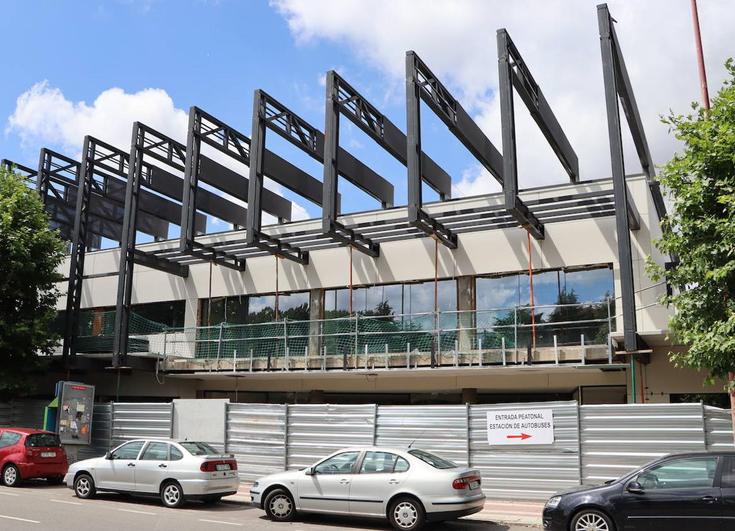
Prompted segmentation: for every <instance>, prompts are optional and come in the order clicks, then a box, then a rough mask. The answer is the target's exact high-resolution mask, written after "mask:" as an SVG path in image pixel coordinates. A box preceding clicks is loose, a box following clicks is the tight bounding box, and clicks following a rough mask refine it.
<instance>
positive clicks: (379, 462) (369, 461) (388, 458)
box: [360, 452, 398, 474]
mask: <svg viewBox="0 0 735 531" xmlns="http://www.w3.org/2000/svg"><path fill="white" fill-rule="evenodd" d="M397 458H398V456H397V455H395V454H391V453H388V452H367V453H366V454H365V459H363V460H362V466H361V467H360V473H361V474H379V473H386V474H388V473H392V472H393V467H394V466H395V464H396V459H397Z"/></svg>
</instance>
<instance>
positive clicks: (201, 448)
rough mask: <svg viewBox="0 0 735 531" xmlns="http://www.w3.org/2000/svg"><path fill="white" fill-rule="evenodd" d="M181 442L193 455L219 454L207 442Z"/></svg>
mask: <svg viewBox="0 0 735 531" xmlns="http://www.w3.org/2000/svg"><path fill="white" fill-rule="evenodd" d="M179 444H181V446H183V447H184V450H186V451H187V452H189V453H190V454H191V455H219V452H218V451H217V450H215V449H214V448H212V447H211V446H209V445H208V444H207V443H203V442H192V441H186V442H182V443H179Z"/></svg>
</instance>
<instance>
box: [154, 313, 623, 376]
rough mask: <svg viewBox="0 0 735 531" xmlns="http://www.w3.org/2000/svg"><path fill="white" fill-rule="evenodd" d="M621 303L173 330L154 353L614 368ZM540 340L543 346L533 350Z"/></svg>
mask: <svg viewBox="0 0 735 531" xmlns="http://www.w3.org/2000/svg"><path fill="white" fill-rule="evenodd" d="M612 304H613V303H612V301H611V300H609V299H608V300H605V301H602V302H597V303H587V304H563V305H540V306H535V307H534V310H533V311H534V316H535V324H531V309H530V308H529V307H524V306H515V307H511V308H497V309H489V310H474V311H440V312H426V313H414V314H390V315H371V314H354V315H352V316H349V315H343V316H335V317H332V318H329V319H319V320H287V319H283V320H280V321H273V322H266V323H250V324H230V323H221V324H219V325H216V326H204V327H197V328H180V329H170V330H167V331H166V332H164V333H163V334H156V335H154V336H147V339H148V343H149V345H150V347H151V351H152V352H158V353H159V354H163V355H165V356H166V357H188V358H199V359H206V360H214V361H216V362H218V363H220V362H227V363H228V364H229V366H230V367H231V368H232V369H233V370H242V369H244V370H261V369H265V370H268V369H283V370H291V369H358V368H372V369H375V368H397V367H416V366H431V367H436V366H452V365H454V366H460V365H463V366H466V365H475V366H483V365H508V364H531V363H554V364H560V363H578V364H585V363H587V362H607V363H611V362H612V348H611V342H610V331H611V330H615V326H614V324H615V315H614V313H615V312H614V310H613V309H612V307H611V305H612ZM534 336H535V348H532V344H533V343H534V341H533V337H534Z"/></svg>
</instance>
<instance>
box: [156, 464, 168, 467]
mask: <svg viewBox="0 0 735 531" xmlns="http://www.w3.org/2000/svg"><path fill="white" fill-rule="evenodd" d="M167 466H168V465H165V464H163V463H161V464H160V465H158V468H166V467H167Z"/></svg>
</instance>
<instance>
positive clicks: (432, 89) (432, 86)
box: [406, 51, 502, 249]
mask: <svg viewBox="0 0 735 531" xmlns="http://www.w3.org/2000/svg"><path fill="white" fill-rule="evenodd" d="M422 99H423V100H424V101H425V102H426V104H427V105H428V106H429V108H430V109H431V110H432V111H434V113H436V114H437V116H438V117H439V118H440V119H441V120H442V121H443V122H444V124H445V125H446V126H447V127H448V128H449V130H450V131H451V132H452V133H453V134H454V135H455V136H456V137H457V138H458V139H459V140H460V142H462V143H463V144H464V145H465V146H466V147H468V149H469V150H470V152H471V153H472V154H473V155H475V157H478V155H481V156H482V160H481V162H482V163H483V164H485V163H486V162H487V163H489V165H490V166H491V167H492V168H493V169H494V171H497V172H502V157H501V155H500V153H499V152H498V151H497V149H495V147H494V146H493V145H492V144H491V143H490V141H489V140H487V138H486V137H485V135H484V134H483V133H482V131H480V129H479V127H477V124H475V123H474V122H473V121H472V119H470V118H469V116H468V115H467V113H465V112H464V109H462V107H461V105H459V103H458V102H457V100H455V99H454V98H453V97H452V95H451V94H450V93H449V91H448V90H447V89H446V88H444V85H442V84H441V82H440V81H439V80H438V79H437V78H436V76H434V74H432V73H431V71H430V70H429V69H428V67H427V66H426V65H425V64H424V63H423V61H421V59H420V58H419V56H418V55H416V53H415V52H413V51H409V52H406V124H407V125H406V131H407V134H406V168H407V170H408V205H407V209H408V222H409V223H410V224H411V225H412V226H414V227H416V228H417V229H419V230H421V231H422V232H423V233H424V234H426V235H428V236H433V237H436V238H438V239H439V241H441V242H442V243H443V244H444V245H446V246H447V247H449V248H450V249H456V248H457V235H456V234H455V233H454V232H452V231H451V230H450V229H448V228H447V227H445V226H444V225H442V224H441V223H439V222H438V221H436V220H435V219H433V218H432V217H431V216H430V215H429V214H427V213H426V212H425V211H424V210H423V198H422V192H421V185H422V182H423V181H422V176H423V175H424V173H425V172H424V170H423V160H422V156H421V155H422V149H421V100H422ZM462 113H464V114H462ZM477 133H479V135H478V134H477ZM483 138H484V139H485V140H486V141H487V142H483V141H482V139H483ZM478 160H479V157H478ZM498 175H500V173H498Z"/></svg>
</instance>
